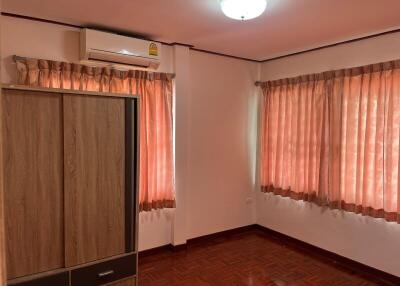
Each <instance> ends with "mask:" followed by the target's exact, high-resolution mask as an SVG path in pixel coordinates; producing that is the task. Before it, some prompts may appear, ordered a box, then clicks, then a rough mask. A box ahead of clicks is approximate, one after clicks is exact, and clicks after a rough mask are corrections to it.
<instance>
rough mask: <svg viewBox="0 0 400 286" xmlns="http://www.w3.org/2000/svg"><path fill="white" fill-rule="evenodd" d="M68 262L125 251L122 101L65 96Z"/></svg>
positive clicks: (66, 238)
mask: <svg viewBox="0 0 400 286" xmlns="http://www.w3.org/2000/svg"><path fill="white" fill-rule="evenodd" d="M63 109H64V161H65V166H64V188H65V259H66V266H73V265H78V264H82V263H86V262H90V261H94V260H98V259H102V258H105V257H109V256H113V255H117V254H121V253H124V252H125V202H124V199H125V197H124V196H125V105H124V99H122V98H113V97H101V96H87V95H84V96H83V95H82V96H81V95H67V94H65V95H64V96H63Z"/></svg>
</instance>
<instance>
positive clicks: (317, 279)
mask: <svg viewBox="0 0 400 286" xmlns="http://www.w3.org/2000/svg"><path fill="white" fill-rule="evenodd" d="M364 275H365V274H364ZM364 275H363V274H360V273H356V272H353V271H351V270H348V269H347V268H344V267H342V266H340V265H337V264H334V263H333V262H331V261H327V260H326V259H323V258H321V257H319V258H318V257H317V256H316V255H310V254H309V253H307V252H306V251H304V250H301V249H299V248H296V247H294V246H290V245H287V244H285V243H282V242H281V241H279V240H278V239H277V238H274V237H271V236H268V235H266V234H264V233H261V232H259V231H247V232H245V233H242V234H237V235H232V236H229V237H226V238H216V239H212V240H210V241H207V242H200V243H194V244H193V245H190V246H189V247H188V249H187V250H180V251H176V252H172V251H169V250H165V251H160V252H157V253H154V254H150V255H144V257H141V258H140V259H139V286H167V285H169V286H210V285H215V286H219V285H235V286H236V285H237V286H239V285H240V286H242V285H243V286H258V285H267V286H295V285H298V286H300V285H301V286H303V285H304V286H305V285H310V286H311V285H313V286H315V285H321V286H331V285H332V286H357V285H359V286H373V285H379V286H384V285H393V284H388V283H385V282H383V281H380V280H378V279H376V278H371V277H366V276H364Z"/></svg>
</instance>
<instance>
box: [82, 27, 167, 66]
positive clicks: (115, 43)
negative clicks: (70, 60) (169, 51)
mask: <svg viewBox="0 0 400 286" xmlns="http://www.w3.org/2000/svg"><path fill="white" fill-rule="evenodd" d="M80 46H81V47H80V48H81V53H80V59H81V61H96V62H99V61H100V62H103V63H108V64H110V65H113V64H118V65H129V66H138V67H143V68H151V69H157V68H158V66H159V65H160V59H161V44H159V43H156V42H151V41H145V40H140V39H135V38H129V37H125V36H120V35H115V34H111V33H105V32H100V31H96V30H90V29H82V30H81V45H80Z"/></svg>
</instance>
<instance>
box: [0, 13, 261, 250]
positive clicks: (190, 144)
mask: <svg viewBox="0 0 400 286" xmlns="http://www.w3.org/2000/svg"><path fill="white" fill-rule="evenodd" d="M1 21H2V46H1V49H2V56H3V57H2V59H1V63H2V67H3V69H2V79H3V82H4V83H15V82H16V72H15V64H13V62H12V55H15V54H16V55H19V56H27V57H33V58H42V59H52V60H60V61H67V62H78V60H79V58H78V56H79V29H76V28H71V27H66V26H63V25H55V24H49V23H42V22H36V21H31V20H25V19H19V18H13V17H7V16H2V17H1ZM162 57H163V59H162V63H161V66H160V68H159V70H158V71H162V72H175V73H176V75H177V77H176V82H175V85H176V98H175V100H176V110H175V113H176V119H177V120H179V122H175V124H176V182H177V196H178V197H177V203H178V208H177V209H176V211H175V210H161V211H154V212H147V213H141V214H140V218H139V222H140V226H139V249H140V250H144V249H150V248H154V247H157V246H161V245H165V244H169V243H173V244H181V243H184V242H185V241H186V239H188V238H192V237H196V236H199V235H204V234H209V233H214V232H218V231H223V230H226V229H230V228H235V227H240V226H244V225H248V224H251V223H254V222H255V203H254V199H255V198H254V192H252V190H253V188H254V184H255V183H254V173H255V172H254V168H255V165H256V162H255V161H256V160H255V152H254V150H255V149H256V145H255V144H256V125H257V124H256V121H257V117H256V116H257V96H256V95H255V92H256V89H255V87H254V81H256V80H257V79H258V78H259V77H258V76H259V67H260V65H259V64H258V63H250V62H246V61H242V60H237V59H231V58H227V57H221V56H216V55H209V54H204V53H200V52H193V51H189V49H188V48H187V47H182V46H175V47H171V46H165V45H163V48H162ZM246 200H247V202H246ZM228 210H229V211H228Z"/></svg>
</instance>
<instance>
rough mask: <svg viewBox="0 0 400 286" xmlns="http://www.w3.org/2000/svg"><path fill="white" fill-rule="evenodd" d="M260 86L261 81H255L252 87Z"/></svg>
mask: <svg viewBox="0 0 400 286" xmlns="http://www.w3.org/2000/svg"><path fill="white" fill-rule="evenodd" d="M261 84H262V81H256V82H254V85H255V86H261Z"/></svg>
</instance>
